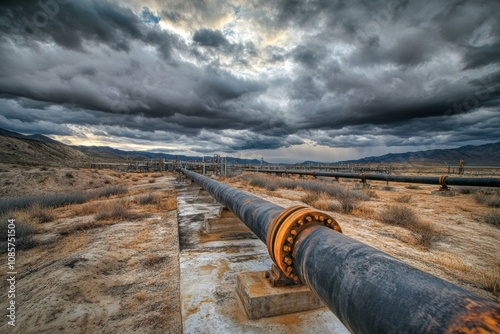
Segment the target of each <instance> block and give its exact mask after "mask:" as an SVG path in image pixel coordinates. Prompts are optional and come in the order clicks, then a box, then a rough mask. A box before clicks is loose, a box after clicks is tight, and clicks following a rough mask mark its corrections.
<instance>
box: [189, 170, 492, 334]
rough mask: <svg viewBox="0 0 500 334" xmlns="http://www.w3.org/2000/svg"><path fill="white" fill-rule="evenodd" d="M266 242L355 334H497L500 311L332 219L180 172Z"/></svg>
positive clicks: (277, 258) (283, 268) (290, 272)
mask: <svg viewBox="0 0 500 334" xmlns="http://www.w3.org/2000/svg"><path fill="white" fill-rule="evenodd" d="M182 173H184V174H185V175H186V176H188V177H189V178H191V179H192V180H193V181H195V182H197V183H198V184H200V185H201V186H202V187H203V189H205V190H206V191H208V192H209V193H210V194H211V195H212V196H214V197H215V199H216V200H217V201H218V202H219V203H221V204H222V205H224V206H225V207H227V208H228V209H229V210H231V211H232V212H233V213H234V214H235V215H236V216H237V217H238V218H239V219H240V220H241V221H242V222H243V223H244V224H245V225H247V226H248V227H249V228H250V230H252V232H253V233H255V234H256V235H257V237H258V238H259V239H260V240H262V241H263V242H264V243H266V245H267V247H268V251H269V255H270V256H271V258H272V260H273V261H274V263H275V264H276V265H277V266H278V268H280V270H281V271H282V272H283V273H284V274H285V275H286V276H287V277H289V278H291V279H293V280H295V281H297V282H299V281H301V282H303V283H304V284H306V285H307V286H308V287H309V288H310V289H311V290H312V291H313V292H314V293H315V294H316V295H317V296H318V297H319V298H320V299H321V300H322V301H323V303H325V305H326V306H328V308H329V309H330V310H331V311H332V312H333V313H335V314H336V315H337V317H338V318H339V319H340V321H342V323H343V324H344V325H345V326H346V327H347V328H348V329H349V330H350V331H351V332H353V333H466V332H467V333H468V332H474V330H476V331H477V332H480V331H483V332H485V333H487V332H500V304H497V303H495V302H492V301H490V300H488V299H486V298H483V297H481V296H479V295H476V294H474V293H472V292H470V291H467V290H465V289H463V288H460V287H458V286H456V285H453V284H451V283H449V282H446V281H444V280H442V279H440V278H437V277H435V276H432V275H430V274H427V273H425V272H423V271H421V270H419V269H416V268H414V267H412V266H410V265H408V264H406V263H404V262H402V261H400V260H398V259H395V258H393V257H392V256H390V255H388V254H385V253H383V252H381V251H378V250H376V249H374V248H372V247H370V246H367V245H365V244H363V243H361V242H359V241H356V240H354V239H352V238H349V237H347V236H345V235H343V234H342V233H341V229H340V226H339V225H338V224H337V222H335V220H334V219H333V218H332V217H330V216H329V215H328V214H326V213H324V212H320V211H316V210H313V209H311V208H307V207H301V206H297V207H291V208H288V209H284V208H282V207H280V206H278V205H276V204H272V203H270V202H268V201H265V200H263V199H261V198H259V197H256V196H254V195H251V194H249V193H246V192H243V191H241V190H238V189H236V188H233V187H230V186H227V185H225V184H223V183H220V182H217V181H215V180H212V179H209V178H207V177H204V176H202V175H200V174H197V173H194V172H190V171H187V170H185V169H183V170H182Z"/></svg>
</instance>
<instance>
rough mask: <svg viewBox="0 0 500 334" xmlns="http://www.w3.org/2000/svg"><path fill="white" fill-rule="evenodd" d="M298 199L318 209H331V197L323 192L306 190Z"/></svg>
mask: <svg viewBox="0 0 500 334" xmlns="http://www.w3.org/2000/svg"><path fill="white" fill-rule="evenodd" d="M300 200H301V202H304V203H305V204H307V205H309V206H311V207H313V208H316V209H318V210H322V211H329V210H333V206H332V198H331V197H330V196H328V195H327V194H325V193H320V194H316V193H312V192H310V191H308V192H307V193H306V194H305V195H304V196H303V197H302V198H301V199H300Z"/></svg>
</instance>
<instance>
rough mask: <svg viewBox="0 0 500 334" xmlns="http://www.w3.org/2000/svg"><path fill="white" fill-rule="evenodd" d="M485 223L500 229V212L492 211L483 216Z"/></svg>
mask: <svg viewBox="0 0 500 334" xmlns="http://www.w3.org/2000/svg"><path fill="white" fill-rule="evenodd" d="M483 221H484V222H485V223H486V224H490V225H493V226H496V227H500V210H492V211H490V212H488V213H486V214H485V215H484V216H483Z"/></svg>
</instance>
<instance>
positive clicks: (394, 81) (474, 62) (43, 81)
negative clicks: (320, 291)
mask: <svg viewBox="0 0 500 334" xmlns="http://www.w3.org/2000/svg"><path fill="white" fill-rule="evenodd" d="M0 10H1V14H0V29H1V31H2V35H1V36H0V63H1V64H2V66H1V67H0V107H1V108H0V127H7V128H10V129H12V130H17V131H21V130H22V129H23V128H24V129H25V130H26V131H25V132H29V131H35V130H36V129H39V131H35V132H40V133H44V134H50V133H52V134H55V135H61V136H63V135H69V134H73V135H74V136H77V137H79V138H92V136H91V135H90V134H92V135H93V136H98V137H99V136H101V137H106V138H109V140H112V141H113V142H114V143H117V144H120V143H124V142H126V141H127V140H128V139H129V140H131V141H133V142H135V143H149V144H150V145H154V146H155V147H158V143H157V142H155V141H158V142H168V143H169V145H171V146H174V145H175V143H178V145H179V147H181V148H182V150H190V151H197V152H203V153H210V152H215V151H217V152H237V151H238V150H249V151H254V150H263V149H267V150H276V149H280V148H289V147H292V146H294V145H319V146H321V145H326V146H331V147H363V146H392V147H396V146H398V147H411V146H418V147H419V149H422V145H450V144H451V143H468V142H474V143H477V142H478V141H481V140H482V141H491V140H496V139H495V138H499V133H498V130H497V129H498V128H500V127H498V125H499V124H498V123H499V118H500V116H499V105H500V59H499V56H498V55H499V54H500V52H499V51H500V49H499V45H500V31H499V29H500V28H499V26H500V24H499V19H498V17H497V15H495V13H497V12H500V3H499V2H496V1H483V0H478V1H459V0H455V1H444V0H443V1H419V2H417V1H406V0H404V1H403V0H400V1H399V0H395V1H391V2H386V1H382V0H376V1H362V0H356V1H349V2H346V1H331V0H315V1H295V0H280V1H272V2H269V1H262V0H249V1H243V0H203V1H181V0H166V1H150V2H148V3H147V7H146V6H145V5H144V4H142V3H140V2H139V1H135V0H130V1H126V2H112V1H94V0H85V1H72V2H64V3H63V2H62V1H61V3H59V2H58V1H56V0H47V1H41V2H29V1H12V0H5V1H2V4H1V5H0ZM21 132H23V131H21ZM87 134H89V135H87ZM311 147H312V146H311Z"/></svg>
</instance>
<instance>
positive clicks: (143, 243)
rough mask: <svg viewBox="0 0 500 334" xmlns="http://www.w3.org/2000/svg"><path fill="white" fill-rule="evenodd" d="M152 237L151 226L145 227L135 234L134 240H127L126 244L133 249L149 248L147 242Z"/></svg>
mask: <svg viewBox="0 0 500 334" xmlns="http://www.w3.org/2000/svg"><path fill="white" fill-rule="evenodd" d="M150 239H151V232H150V229H149V228H147V227H146V228H143V229H142V230H140V231H139V233H137V234H136V235H135V238H134V240H133V241H130V242H127V243H126V244H125V245H124V246H125V247H127V248H132V249H143V250H145V249H147V248H148V246H147V242H148V241H149V240H150Z"/></svg>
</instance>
